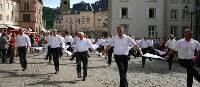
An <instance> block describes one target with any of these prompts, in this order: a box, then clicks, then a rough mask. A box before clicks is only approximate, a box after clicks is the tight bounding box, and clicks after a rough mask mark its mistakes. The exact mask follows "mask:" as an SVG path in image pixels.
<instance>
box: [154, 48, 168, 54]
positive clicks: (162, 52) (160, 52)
mask: <svg viewBox="0 0 200 87" xmlns="http://www.w3.org/2000/svg"><path fill="white" fill-rule="evenodd" d="M155 50H156V51H158V53H159V54H160V55H164V54H166V52H164V51H160V50H158V49H155Z"/></svg>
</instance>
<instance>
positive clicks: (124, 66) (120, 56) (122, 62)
mask: <svg viewBox="0 0 200 87" xmlns="http://www.w3.org/2000/svg"><path fill="white" fill-rule="evenodd" d="M117 34H118V35H116V36H115V37H113V38H112V40H111V42H110V43H109V45H108V47H107V48H106V49H105V50H104V52H103V55H104V54H105V52H107V51H108V50H109V49H110V48H111V47H112V46H111V45H113V46H114V57H115V61H116V63H117V66H118V69H119V74H120V87H128V81H127V79H126V76H127V75H126V74H127V70H128V53H129V49H128V48H129V44H131V45H132V46H134V47H136V49H138V50H139V51H140V54H141V55H142V54H143V53H142V51H141V49H140V47H139V46H138V45H137V44H136V43H135V42H134V40H133V39H132V38H131V37H129V36H127V35H125V34H124V27H122V26H118V27H117Z"/></svg>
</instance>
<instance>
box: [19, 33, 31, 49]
mask: <svg viewBox="0 0 200 87" xmlns="http://www.w3.org/2000/svg"><path fill="white" fill-rule="evenodd" d="M16 46H18V47H20V46H28V47H30V46H31V42H30V38H29V37H28V35H25V34H23V35H17V37H16Z"/></svg>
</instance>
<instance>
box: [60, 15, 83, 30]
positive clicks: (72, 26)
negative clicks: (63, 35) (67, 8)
mask: <svg viewBox="0 0 200 87" xmlns="http://www.w3.org/2000/svg"><path fill="white" fill-rule="evenodd" d="M63 25H64V26H63V29H64V30H65V31H68V32H70V33H75V32H78V31H80V14H79V13H77V12H72V13H68V14H65V15H64V16H63Z"/></svg>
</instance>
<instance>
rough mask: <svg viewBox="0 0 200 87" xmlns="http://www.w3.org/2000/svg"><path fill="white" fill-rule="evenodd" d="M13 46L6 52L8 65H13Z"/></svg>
mask: <svg viewBox="0 0 200 87" xmlns="http://www.w3.org/2000/svg"><path fill="white" fill-rule="evenodd" d="M13 49H14V46H13V45H9V48H8V51H7V55H8V57H9V58H10V59H9V63H13V62H14V51H15V50H13Z"/></svg>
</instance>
